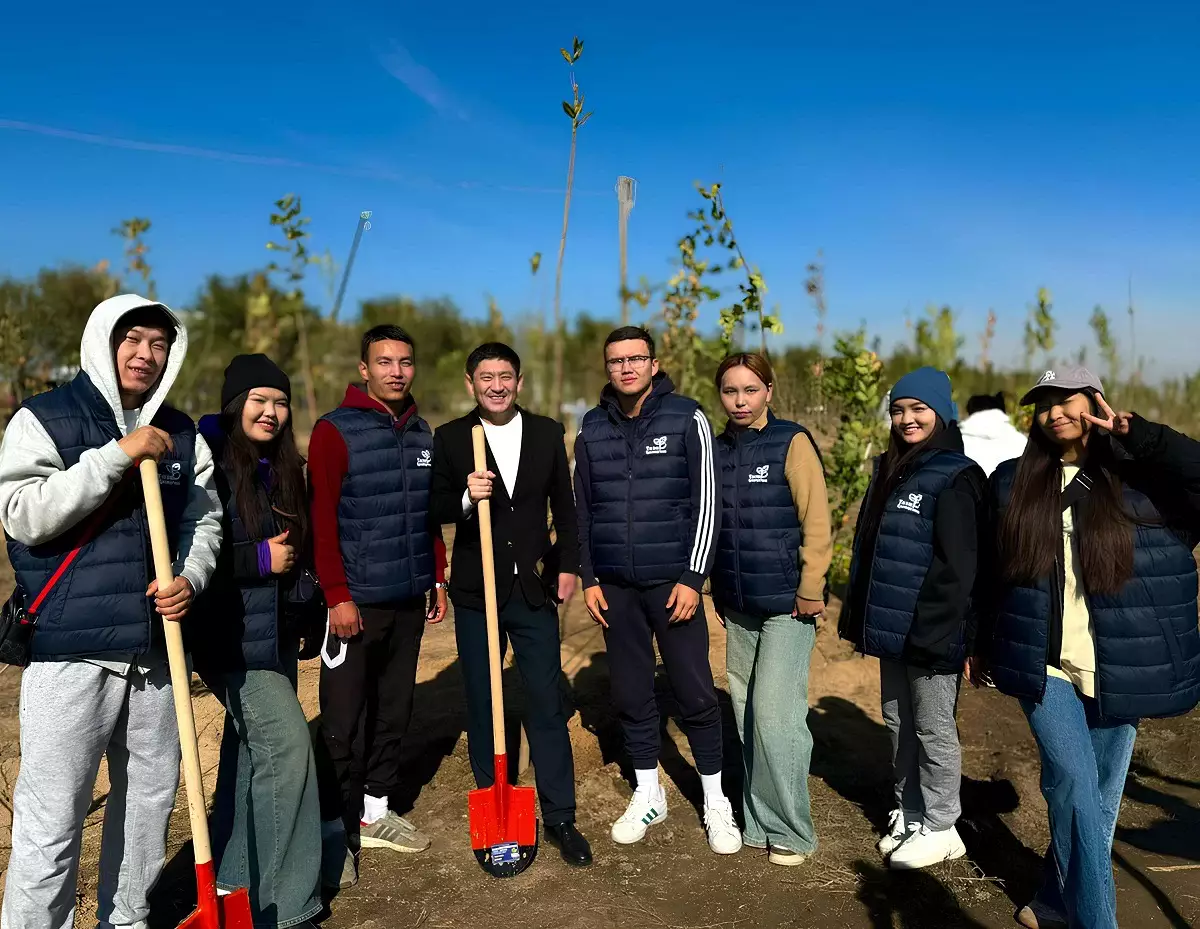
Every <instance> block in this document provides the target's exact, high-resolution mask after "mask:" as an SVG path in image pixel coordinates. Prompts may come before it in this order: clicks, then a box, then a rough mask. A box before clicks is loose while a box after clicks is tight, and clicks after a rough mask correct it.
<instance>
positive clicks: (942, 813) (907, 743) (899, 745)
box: [879, 661, 962, 832]
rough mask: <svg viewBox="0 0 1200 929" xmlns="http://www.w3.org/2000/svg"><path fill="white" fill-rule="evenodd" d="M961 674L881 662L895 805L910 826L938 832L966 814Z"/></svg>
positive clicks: (884, 715)
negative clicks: (960, 736)
mask: <svg viewBox="0 0 1200 929" xmlns="http://www.w3.org/2000/svg"><path fill="white" fill-rule="evenodd" d="M958 682H959V675H958V674H934V673H933V672H931V671H926V670H924V669H923V668H915V667H912V666H911V665H906V664H904V663H903V662H899V661H880V662H879V687H880V692H881V696H882V698H883V721H884V722H885V723H886V724H887V728H888V735H889V736H890V737H891V740H892V772H893V777H894V780H895V788H896V807H897V808H899V809H902V810H904V820H905V822H908V823H912V822H922V823H924V824H925V826H926V828H928V829H931V830H933V831H935V832H938V831H941V830H943V829H949V828H950V827H951V826H953V825H954V824H955V823H956V822H958V817H959V816H960V815H961V814H962V804H961V803H960V801H959V787H960V782H961V779H962V753H961V752H960V751H959V747H958V724H957V723H956V722H955V719H954V716H955V712H956V711H957V709H958Z"/></svg>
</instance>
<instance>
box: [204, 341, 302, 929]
mask: <svg viewBox="0 0 1200 929" xmlns="http://www.w3.org/2000/svg"><path fill="white" fill-rule="evenodd" d="M291 392H292V387H291V382H290V381H289V380H288V376H287V375H286V374H285V373H284V372H283V371H281V370H280V369H279V368H278V367H277V366H276V365H275V363H274V362H272V361H271V360H270V359H269V358H267V356H266V355H238V356H236V357H235V358H234V359H233V361H231V362H230V364H229V367H228V368H226V369H225V382H224V385H223V387H222V389H221V413H219V414H215V415H209V416H205V417H203V418H202V419H201V420H200V432H201V433H202V434H203V435H204V437H205V439H206V440H207V441H208V444H209V446H210V447H211V448H212V450H213V457H214V458H215V459H216V461H217V473H216V485H217V491H218V493H219V494H220V497H221V503H222V504H223V506H224V518H223V529H224V531H223V533H222V536H223V537H222V540H221V552H220V556H219V560H218V563H217V572H216V574H215V575H214V576H213V581H212V584H211V585H210V586H209V588H208V590H206V591H205V592H204V594H203V595H202V596H201V598H200V599H199V601H198V602H197V604H196V609H195V614H196V618H195V622H194V623H193V626H192V628H193V629H195V630H197V634H196V635H195V636H194V641H192V642H191V649H192V656H193V660H194V661H195V666H196V671H197V672H198V673H199V674H200V677H201V679H202V680H203V681H204V683H205V684H206V685H207V686H208V688H209V690H211V691H212V693H213V695H214V696H216V697H217V699H218V700H220V701H221V702H222V703H223V704H224V706H225V710H226V715H225V735H224V738H223V739H222V742H221V760H220V764H219V766H218V769H217V788H216V792H215V796H214V798H213V814H212V818H213V824H212V833H213V852H214V857H215V860H216V863H217V886H218V887H219V888H222V889H235V888H237V887H248V888H249V890H250V907H251V911H252V913H253V916H254V925H255V926H281V927H282V926H302V925H303V926H307V925H311V923H309V922H308V921H309V920H311V919H313V917H315V916H318V915H319V914H320V912H321V814H320V804H319V802H318V797H317V775H316V763H315V760H314V757H313V749H312V741H311V739H310V738H309V734H308V724H307V722H306V721H305V718H304V710H303V709H302V708H301V707H300V701H299V700H298V699H297V698H296V659H297V654H298V645H299V641H298V640H299V637H300V636H301V635H302V634H303V631H304V630H303V629H302V628H301V622H302V618H303V617H302V616H300V615H297V603H296V597H297V596H299V595H300V594H301V592H302V591H303V592H304V593H305V594H307V593H310V591H308V590H305V588H306V587H307V586H308V585H305V584H303V583H298V581H301V580H302V578H303V576H304V573H303V571H302V565H303V563H304V560H305V559H304V558H303V553H304V552H306V551H307V550H308V546H307V545H306V542H305V539H306V536H308V534H309V532H308V506H307V492H306V488H305V480H304V459H303V458H301V457H300V452H299V451H298V450H297V448H296V440H295V436H294V434H293V432H292V417H291ZM312 605H313V606H319V605H320V604H319V602H315V603H313V604H312ZM322 612H323V611H322Z"/></svg>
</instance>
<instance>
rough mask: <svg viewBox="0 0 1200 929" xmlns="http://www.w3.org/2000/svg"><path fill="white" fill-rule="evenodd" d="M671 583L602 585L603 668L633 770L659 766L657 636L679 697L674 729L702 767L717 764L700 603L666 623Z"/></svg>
mask: <svg viewBox="0 0 1200 929" xmlns="http://www.w3.org/2000/svg"><path fill="white" fill-rule="evenodd" d="M674 587H675V585H674V584H659V585H657V586H655V587H644V588H638V587H623V586H619V585H615V584H601V589H602V590H603V591H604V599H605V600H607V601H608V610H607V612H605V614H604V618H605V619H606V620H607V621H608V629H607V630H605V633H604V641H605V644H606V645H607V647H608V674H609V680H610V682H611V685H612V700H613V705H614V706H615V707H616V709H617V715H618V716H619V717H620V720H621V727H622V728H623V729H624V731H625V750H626V751H628V752H629V757H630V759H631V760H632V761H633V766H634V768H636V769H641V770H646V769H649V768H654V767H657V766H658V756H659V752H660V751H661V749H662V734H661V730H660V726H659V716H658V703H657V702H656V701H655V699H654V665H655V662H654V645H653V642H652V641H651V636H653V637H654V638H655V639H657V640H658V650H659V653H660V654H661V655H662V660H663V666H664V667H665V668H666V671H667V678H668V680H669V681H670V682H671V690H672V691H673V692H674V694H675V700H676V702H678V704H679V711H680V717H681V718H680V721H679V723H680V728H681V729H683V732H684V734H685V735H686V736H687V740H688V743H689V744H690V745H691V747H692V755H693V757H695V759H696V770H697V771H699V772H700V773H701V774H717V773H719V772H720V770H721V708H720V706H719V705H718V704H717V689H716V687H715V685H714V684H713V676H712V668H711V667H710V666H709V663H708V624H707V622H706V621H705V618H704V603H703V602H701V603H700V605H699V606H698V607H697V608H696V613H695V615H693V616H692V618H691V619H690V620H688V621H687V622H680V623H668V622H667V618H668V617H669V616H670V615H671V611H670V610H668V609H667V600H668V599H669V598H670V596H671V591H672V590H673V589H674Z"/></svg>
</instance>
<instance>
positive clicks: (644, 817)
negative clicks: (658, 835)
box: [612, 786, 667, 845]
mask: <svg viewBox="0 0 1200 929" xmlns="http://www.w3.org/2000/svg"><path fill="white" fill-rule="evenodd" d="M666 818H667V792H666V791H665V790H663V789H662V787H661V786H660V787H659V788H658V792H657V794H652V793H651V792H650V791H648V790H640V789H639V790H635V791H634V792H633V798H632V799H631V800H630V801H629V806H628V807H626V809H625V812H624V813H623V814H622V815H621V818H620V819H618V820H617V821H616V822H615V823H613V827H612V840H613V841H614V842H616V843H617V844H618V845H633V844H634V843H635V842H640V841H642V839H644V838H645V837H646V830H647V829H649V828H650V827H651V826H653V825H654V824H655V823H661V822H662V821H663V820H664V819H666Z"/></svg>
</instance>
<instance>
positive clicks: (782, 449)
mask: <svg viewBox="0 0 1200 929" xmlns="http://www.w3.org/2000/svg"><path fill="white" fill-rule="evenodd" d="M767 417H768V418H767V424H766V425H765V426H764V427H763V428H762V429H761V430H756V429H746V430H743V431H741V432H740V433H739V432H734V431H732V430H729V429H726V430H725V432H723V433H722V434H721V435H720V436H719V437H718V439H717V451H718V453H719V455H720V467H721V529H720V532H719V534H718V536H717V557H716V564H715V566H714V567H713V573H712V589H713V598H714V599H715V600H717V601H718V602H719V603H721V604H722V605H723V606H727V607H729V608H731V609H734V610H738V611H740V612H744V613H750V614H753V615H758V616H778V615H780V614H787V613H791V612H792V610H793V609H795V605H796V588H797V587H798V586H799V584H800V564H799V555H800V547H801V546H802V545H803V544H804V531H803V529H802V527H801V525H800V520H799V518H798V517H797V515H796V504H795V502H794V501H793V499H792V491H791V488H790V487H789V486H788V482H787V477H786V475H785V474H784V465H785V464H786V463H787V456H788V449H790V448H791V445H792V439H793V438H795V437H796V436H797V435H805V436H808V430H806V429H805V428H804V427H803V426H801V425H798V424H796V423H793V422H789V421H788V420H785V419H776V418H775V416H774V414H771V413H768V414H767ZM810 438H811V437H810ZM814 447H815V446H814Z"/></svg>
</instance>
